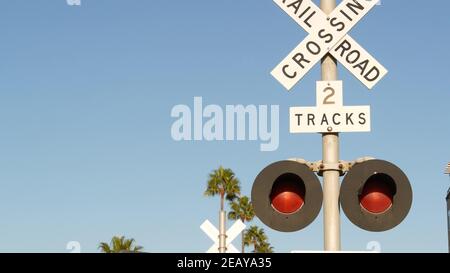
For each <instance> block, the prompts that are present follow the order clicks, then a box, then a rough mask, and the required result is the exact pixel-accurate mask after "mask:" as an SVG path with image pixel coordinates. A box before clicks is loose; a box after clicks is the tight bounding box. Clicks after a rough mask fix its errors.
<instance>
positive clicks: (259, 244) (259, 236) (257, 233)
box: [244, 226, 273, 253]
mask: <svg viewBox="0 0 450 273" xmlns="http://www.w3.org/2000/svg"><path fill="white" fill-rule="evenodd" d="M244 244H245V246H250V245H252V246H253V253H272V252H273V247H272V246H271V245H270V244H269V242H268V238H267V235H266V233H265V232H264V229H262V228H259V227H257V226H251V227H250V228H249V229H247V230H245V235H244Z"/></svg>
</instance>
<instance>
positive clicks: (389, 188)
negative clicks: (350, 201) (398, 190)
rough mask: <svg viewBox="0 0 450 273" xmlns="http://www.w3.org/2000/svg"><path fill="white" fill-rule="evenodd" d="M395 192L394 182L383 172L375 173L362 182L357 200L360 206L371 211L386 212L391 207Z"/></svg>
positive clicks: (376, 212)
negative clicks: (361, 188) (362, 185)
mask: <svg viewBox="0 0 450 273" xmlns="http://www.w3.org/2000/svg"><path fill="white" fill-rule="evenodd" d="M394 194H395V183H394V181H393V180H392V178H391V177H390V176H388V175H385V174H375V175H373V176H371V177H370V178H369V179H368V180H367V182H366V183H365V184H364V187H363V190H362V192H361V195H360V196H359V202H360V205H361V207H363V208H364V209H365V210H367V211H368V212H371V213H375V214H379V213H384V212H386V211H387V210H388V209H389V208H391V207H392V200H393V198H394Z"/></svg>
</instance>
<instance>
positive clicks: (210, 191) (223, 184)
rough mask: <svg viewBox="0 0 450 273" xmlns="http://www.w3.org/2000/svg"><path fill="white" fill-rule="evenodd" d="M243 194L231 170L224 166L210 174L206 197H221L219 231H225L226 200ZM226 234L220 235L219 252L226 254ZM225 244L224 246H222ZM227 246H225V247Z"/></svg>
mask: <svg viewBox="0 0 450 273" xmlns="http://www.w3.org/2000/svg"><path fill="white" fill-rule="evenodd" d="M240 193H241V187H240V186H239V180H238V179H237V178H236V176H235V175H234V172H233V171H232V170H231V169H224V168H223V167H222V166H220V167H219V169H217V170H213V171H212V172H211V173H210V174H209V178H208V182H207V186H206V191H205V195H206V196H215V195H217V194H218V195H219V196H220V221H219V230H225V215H226V214H225V211H224V200H225V199H227V200H229V201H232V200H234V199H235V198H236V197H237V196H238V195H239V194H240ZM225 241H226V234H223V233H220V234H219V242H220V246H219V252H226V248H225V245H226V243H225ZM222 242H223V244H222ZM224 244H225V245H224Z"/></svg>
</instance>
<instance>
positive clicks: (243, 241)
mask: <svg viewBox="0 0 450 273" xmlns="http://www.w3.org/2000/svg"><path fill="white" fill-rule="evenodd" d="M241 240H242V249H241V253H245V240H244V230H243V231H242V232H241Z"/></svg>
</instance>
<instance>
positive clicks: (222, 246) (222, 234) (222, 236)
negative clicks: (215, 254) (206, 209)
mask: <svg viewBox="0 0 450 273" xmlns="http://www.w3.org/2000/svg"><path fill="white" fill-rule="evenodd" d="M225 220H226V213H225V211H224V210H221V211H220V215H219V221H220V222H219V253H226V252H227V243H226V238H227V234H226V230H225V226H226V225H225Z"/></svg>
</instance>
